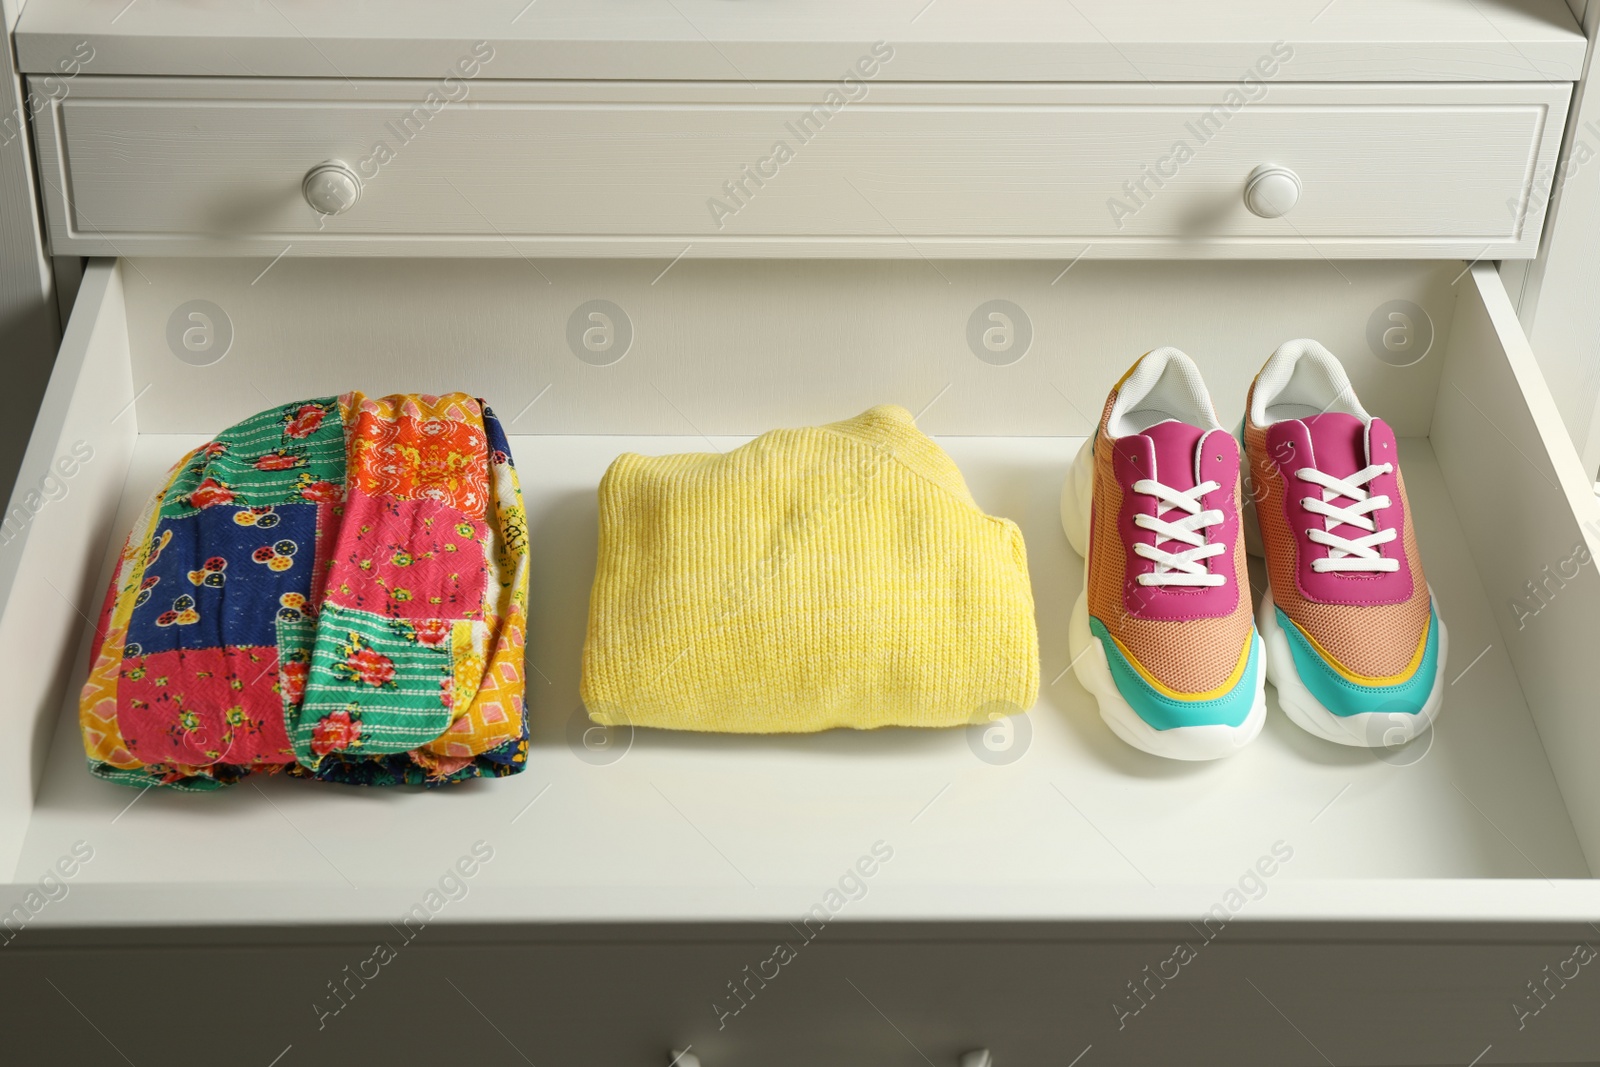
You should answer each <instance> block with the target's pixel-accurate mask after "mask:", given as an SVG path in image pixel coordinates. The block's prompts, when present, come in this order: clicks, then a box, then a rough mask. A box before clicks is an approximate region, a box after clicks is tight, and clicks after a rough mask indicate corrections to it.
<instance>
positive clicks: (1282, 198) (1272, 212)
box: [1244, 164, 1300, 219]
mask: <svg viewBox="0 0 1600 1067" xmlns="http://www.w3.org/2000/svg"><path fill="white" fill-rule="evenodd" d="M1299 202H1300V176H1299V175H1298V174H1296V173H1295V172H1294V171H1292V170H1290V169H1289V168H1288V167H1278V166H1273V165H1272V164H1262V165H1261V166H1259V167H1257V168H1256V169H1255V170H1253V171H1251V172H1250V177H1249V178H1247V179H1245V183H1244V206H1245V207H1247V208H1249V209H1250V211H1251V212H1252V213H1253V214H1256V215H1260V216H1261V217H1262V218H1264V219H1275V218H1279V217H1280V216H1283V215H1287V214H1288V213H1289V212H1290V210H1291V209H1293V207H1294V206H1295V205H1296V204H1297V203H1299Z"/></svg>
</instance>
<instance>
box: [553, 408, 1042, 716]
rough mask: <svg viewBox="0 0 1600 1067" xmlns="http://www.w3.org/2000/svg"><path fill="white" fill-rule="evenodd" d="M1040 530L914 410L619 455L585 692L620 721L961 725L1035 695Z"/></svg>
mask: <svg viewBox="0 0 1600 1067" xmlns="http://www.w3.org/2000/svg"><path fill="white" fill-rule="evenodd" d="M1038 692H1039V649H1038V634H1037V631H1036V629H1035V626H1034V619H1033V593H1032V589H1031V587H1030V586H1029V582H1028V562H1027V555H1026V552H1025V550H1024V547H1023V543H1022V533H1021V531H1020V530H1018V529H1017V527H1016V525H1015V524H1014V523H1011V522H1009V521H1007V520H1005V519H999V518H993V517H991V516H988V515H985V514H984V513H983V512H982V511H981V510H979V508H978V506H977V504H976V503H974V501H973V499H972V494H971V493H970V492H968V490H967V486H966V483H965V481H963V479H962V477H961V472H960V471H959V470H957V469H956V466H955V464H954V463H952V462H951V461H950V458H949V457H948V456H946V455H945V454H944V452H943V451H942V450H941V449H940V448H939V446H938V445H936V444H934V443H933V442H932V441H931V440H929V439H928V438H927V437H925V436H924V435H923V434H922V433H921V432H920V431H919V430H917V428H916V426H915V425H914V424H913V422H912V420H911V416H910V414H909V413H907V412H906V411H905V409H903V408H899V407H895V406H891V405H886V406H881V407H875V408H872V409H871V410H869V411H866V412H864V413H863V414H861V415H859V416H857V417H856V418H853V419H848V420H846V421H844V422H836V423H832V424H831V425H828V426H820V427H811V428H806V429H798V430H774V431H772V432H770V433H766V434H763V435H762V436H760V437H758V438H756V439H755V440H754V441H751V442H749V443H748V444H746V445H743V446H741V447H739V448H736V449H734V450H733V451H731V452H729V453H727V454H726V455H708V454H689V455H674V456H659V457H645V456H639V455H634V454H632V453H628V454H624V455H622V456H619V457H617V459H616V461H615V462H613V463H612V464H611V467H610V469H609V470H607V471H606V474H605V477H604V478H603V479H602V480H601V482H600V548H599V560H598V565H597V567H596V573H595V582H594V592H593V596H592V597H591V599H590V604H589V632H588V638H587V640H586V641H585V643H584V650H583V679H582V695H583V701H584V704H585V706H586V707H587V708H588V710H589V714H590V716H591V717H592V718H593V719H594V720H595V721H596V722H600V723H604V724H606V725H625V724H631V725H635V726H655V727H666V728H671V729H681V730H714V731H727V732H737V733H801V732H808V731H813V730H826V729H830V728H832V727H837V726H851V727H856V728H860V729H870V728H874V727H879V726H955V725H960V724H963V723H968V722H975V721H976V722H987V721H988V720H989V718H990V716H991V715H992V714H994V713H997V712H998V713H1000V714H1014V713H1017V712H1021V711H1026V710H1027V709H1028V708H1029V707H1031V706H1032V704H1033V702H1034V700H1035V698H1036V697H1037V696H1038Z"/></svg>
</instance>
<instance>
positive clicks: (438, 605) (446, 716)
mask: <svg viewBox="0 0 1600 1067" xmlns="http://www.w3.org/2000/svg"><path fill="white" fill-rule="evenodd" d="M527 581H528V560H527V523H526V516H525V513H524V511H523V506H522V497H521V492H520V489H519V487H518V484H517V477H516V471H515V468H514V467H513V465H512V462H511V455H510V448H509V445H508V444H507V442H506V439H505V434H504V432H503V430H502V429H501V427H500V424H499V421H498V420H497V419H496V418H495V416H494V414H493V413H492V412H491V411H490V410H489V409H488V407H487V405H485V404H484V403H483V402H482V401H480V400H476V399H474V398H472V397H469V396H466V395H464V394H460V393H454V394H448V395H445V396H427V395H421V394H409V395H402V396H389V397H383V398H370V397H366V396H364V395H362V394H361V393H347V394H345V395H344V396H340V397H325V398H320V399H315V400H306V401H299V402H296V403H293V404H286V405H283V406H281V407H277V408H272V409H269V410H268V411H264V412H261V413H260V414H258V415H256V416H254V417H252V418H250V419H247V420H245V421H244V422H242V423H240V424H238V425H237V426H234V427H231V428H230V429H228V430H227V431H225V432H224V433H222V434H220V435H218V437H217V438H216V440H214V441H212V442H209V443H208V444H206V445H204V446H202V447H201V448H198V449H196V450H194V451H193V452H191V453H190V454H189V455H187V456H185V457H184V458H183V459H182V460H180V461H179V462H178V464H177V465H176V466H175V467H174V468H173V472H172V474H171V475H170V476H169V478H168V481H167V484H166V485H165V486H164V487H163V488H162V489H161V490H160V491H158V492H157V493H156V494H155V495H154V496H153V497H152V498H151V500H150V501H149V502H148V503H147V504H146V506H145V509H144V511H143V513H142V514H141V515H140V517H139V520H138V521H137V522H136V523H135V526H134V529H133V531H132V532H131V533H130V534H129V537H128V541H127V543H126V544H125V546H124V547H123V550H122V553H121V555H120V557H119V559H118V561H117V568H116V573H115V576H114V578H113V580H112V584H111V588H110V590H109V591H108V592H107V595H106V600H105V604H104V607H103V608H102V610H101V615H100V620H99V624H98V626H97V627H96V643H95V648H94V653H93V656H92V659H91V667H90V672H89V678H88V681H87V682H86V683H85V685H84V687H83V691H82V696H81V699H80V703H79V721H80V726H81V730H82V734H83V741H84V748H85V751H86V753H87V755H88V759H89V766H90V770H91V771H93V772H94V773H95V774H97V775H99V776H101V777H104V778H107V779H110V780H112V781H117V782H121V783H124V784H129V785H138V786H145V785H152V784H154V785H165V786H171V787H175V788H181V789H213V788H217V787H219V786H222V785H226V784H230V783H232V782H235V781H237V780H239V779H240V778H242V777H244V776H245V775H247V774H250V773H253V772H286V773H289V774H291V775H296V776H300V777H314V778H320V779H323V780H327V781H337V782H345V783H352V784H363V785H397V784H420V785H437V784H442V783H446V782H453V781H460V780H463V779H466V778H472V777H478V776H483V775H490V776H503V775H506V774H514V773H516V772H517V771H519V770H521V769H522V767H523V766H524V764H525V762H526V759H527V738H528V730H527V719H526V714H525V708H524V704H523V693H524V684H523V652H522V645H523V633H524V630H525V628H526V618H527Z"/></svg>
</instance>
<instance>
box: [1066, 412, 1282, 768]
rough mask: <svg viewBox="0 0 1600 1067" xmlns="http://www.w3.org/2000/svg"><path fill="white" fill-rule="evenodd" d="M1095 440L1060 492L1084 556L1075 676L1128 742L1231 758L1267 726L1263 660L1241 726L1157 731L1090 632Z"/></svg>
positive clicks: (1174, 753)
mask: <svg viewBox="0 0 1600 1067" xmlns="http://www.w3.org/2000/svg"><path fill="white" fill-rule="evenodd" d="M1093 440H1094V439H1093V438H1092V437H1091V438H1090V439H1089V440H1088V441H1085V442H1084V445H1083V448H1082V449H1080V450H1079V452H1078V456H1077V458H1076V459H1075V460H1073V463H1072V471H1071V472H1070V473H1069V474H1068V475H1067V480H1066V484H1065V485H1063V486H1062V487H1061V528H1062V530H1063V531H1065V533H1066V535H1067V542H1068V543H1069V544H1071V545H1072V549H1073V551H1074V552H1076V553H1077V554H1078V555H1079V556H1082V557H1083V582H1084V588H1083V591H1082V592H1080V593H1079V594H1078V601H1077V603H1076V604H1075V605H1074V606H1073V609H1072V621H1071V622H1070V623H1069V625H1068V627H1067V647H1068V649H1069V650H1070V652H1071V654H1072V671H1073V674H1075V675H1076V676H1077V678H1078V684H1079V685H1081V686H1083V688H1084V689H1086V690H1088V691H1089V694H1090V695H1091V696H1093V697H1094V698H1095V702H1096V703H1097V704H1099V706H1100V718H1101V719H1103V720H1105V724H1106V725H1107V726H1109V727H1110V728H1111V732H1112V733H1114V734H1116V735H1117V736H1118V737H1120V738H1121V739H1122V740H1123V741H1125V742H1127V743H1128V744H1130V745H1132V746H1133V747H1134V748H1137V749H1139V750H1140V751H1141V752H1148V753H1150V754H1151V755H1152V756H1162V757H1164V758H1166V759H1176V760H1214V759H1221V758H1223V757H1224V756H1231V755H1233V754H1234V753H1235V752H1238V751H1239V750H1240V749H1241V748H1243V747H1245V746H1246V745H1248V744H1249V743H1250V742H1251V741H1254V740H1255V738H1256V735H1257V734H1259V733H1260V732H1261V727H1262V725H1263V724H1264V723H1265V722H1266V721H1267V700H1266V680H1267V679H1266V673H1265V671H1263V670H1262V669H1261V665H1260V663H1259V661H1258V663H1257V667H1256V677H1255V699H1254V700H1253V701H1252V702H1251V705H1250V714H1249V715H1247V716H1246V717H1245V720H1244V721H1243V722H1242V723H1240V724H1239V725H1238V726H1223V725H1214V726H1179V727H1175V728H1174V729H1171V730H1157V729H1156V728H1155V727H1153V726H1151V725H1150V724H1149V723H1147V722H1145V721H1144V718H1143V717H1142V716H1141V715H1140V714H1139V713H1138V712H1137V711H1135V710H1134V709H1133V706H1132V705H1131V704H1129V703H1128V702H1127V701H1126V700H1125V699H1123V696H1122V693H1121V691H1119V690H1118V689H1117V684H1116V682H1115V681H1114V680H1113V679H1112V677H1111V666H1110V664H1109V663H1107V662H1106V652H1105V647H1104V646H1103V645H1102V644H1101V643H1100V641H1099V640H1098V639H1097V638H1096V637H1095V636H1094V634H1093V633H1092V632H1091V631H1090V629H1089V510H1090V506H1091V501H1092V500H1093V499H1094V497H1093V490H1094V458H1093V455H1092V454H1091V452H1090V445H1091V443H1092V442H1093Z"/></svg>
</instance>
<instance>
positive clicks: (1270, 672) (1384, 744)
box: [1256, 589, 1450, 748]
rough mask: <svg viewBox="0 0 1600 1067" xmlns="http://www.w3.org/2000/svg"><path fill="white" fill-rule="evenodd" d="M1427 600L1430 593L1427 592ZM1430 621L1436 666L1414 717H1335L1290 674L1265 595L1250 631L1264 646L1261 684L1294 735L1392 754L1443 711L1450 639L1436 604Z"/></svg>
mask: <svg viewBox="0 0 1600 1067" xmlns="http://www.w3.org/2000/svg"><path fill="white" fill-rule="evenodd" d="M1428 594H1429V596H1432V595H1433V590H1432V589H1430V590H1429V591H1428ZM1434 616H1435V618H1436V619H1437V621H1438V624H1439V660H1438V667H1437V668H1436V670H1437V672H1438V673H1437V674H1435V676H1434V679H1433V689H1432V690H1431V691H1430V692H1429V693H1428V700H1427V702H1426V703H1425V704H1424V705H1423V706H1422V710H1421V711H1419V712H1417V713H1416V714H1414V715H1412V714H1407V713H1405V712H1398V711H1373V712H1364V713H1362V714H1359V715H1335V714H1334V713H1333V712H1331V711H1329V710H1328V709H1327V708H1326V707H1325V706H1323V704H1322V702H1321V701H1320V700H1318V699H1317V698H1316V697H1315V696H1313V695H1312V693H1311V690H1310V689H1308V688H1307V687H1306V684H1305V682H1303V681H1301V680H1300V672H1299V671H1297V670H1296V669H1295V665H1294V654H1293V653H1292V652H1290V650H1289V637H1288V635H1287V634H1285V633H1284V632H1283V627H1282V626H1280V625H1278V613H1277V610H1276V608H1275V607H1274V606H1273V602H1272V591H1271V590H1270V589H1269V590H1267V593H1266V595H1265V596H1264V597H1262V598H1261V605H1260V607H1258V608H1257V609H1256V629H1257V630H1259V631H1260V632H1261V639H1262V641H1263V642H1264V643H1265V645H1266V660H1267V678H1268V679H1269V680H1270V681H1271V682H1272V685H1273V687H1274V688H1275V689H1277V691H1278V706H1279V707H1281V708H1282V709H1283V712H1284V714H1285V715H1287V716H1289V720H1290V721H1291V722H1293V723H1294V724H1295V725H1296V726H1298V727H1300V729H1302V730H1304V731H1306V732H1307V733H1309V734H1314V735H1316V736H1317V737H1320V738H1322V739H1324V740H1326V741H1333V742H1335V743H1336V744H1341V745H1350V746H1352V747H1354V748H1393V747H1395V746H1397V745H1403V744H1405V743H1406V742H1407V741H1411V740H1413V739H1415V738H1417V737H1421V736H1422V735H1423V734H1424V733H1426V732H1427V731H1428V730H1429V729H1430V728H1431V727H1432V726H1433V721H1434V720H1435V719H1436V718H1438V717H1439V709H1440V708H1441V707H1443V706H1444V674H1445V671H1444V665H1445V663H1446V662H1447V658H1448V653H1449V650H1450V635H1449V633H1448V631H1446V630H1445V627H1444V620H1443V619H1439V618H1438V604H1437V602H1435V604H1434Z"/></svg>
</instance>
